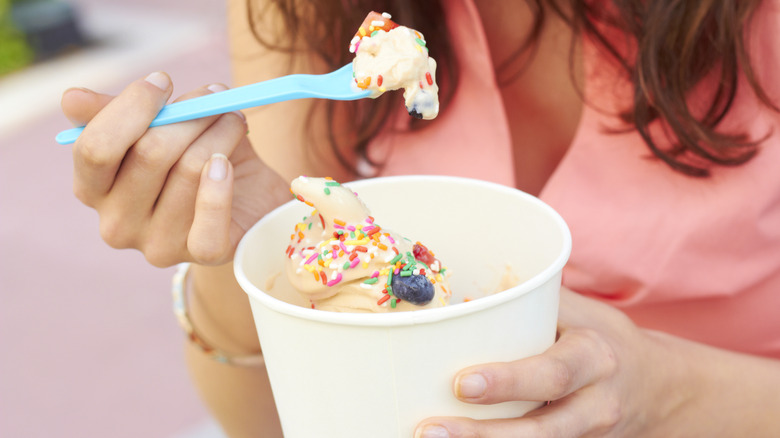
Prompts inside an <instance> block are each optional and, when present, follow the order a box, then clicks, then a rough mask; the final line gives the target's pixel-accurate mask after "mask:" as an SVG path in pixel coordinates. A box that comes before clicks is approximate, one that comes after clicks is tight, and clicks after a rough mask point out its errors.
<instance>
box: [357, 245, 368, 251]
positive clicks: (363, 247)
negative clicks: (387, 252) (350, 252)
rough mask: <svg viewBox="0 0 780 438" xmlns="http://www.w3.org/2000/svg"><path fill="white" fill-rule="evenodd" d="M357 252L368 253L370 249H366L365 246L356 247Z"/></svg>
mask: <svg viewBox="0 0 780 438" xmlns="http://www.w3.org/2000/svg"><path fill="white" fill-rule="evenodd" d="M355 251H359V252H368V248H366V247H365V246H363V245H358V246H356V247H355Z"/></svg>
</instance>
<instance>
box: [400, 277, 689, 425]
mask: <svg viewBox="0 0 780 438" xmlns="http://www.w3.org/2000/svg"><path fill="white" fill-rule="evenodd" d="M558 330H559V339H558V340H557V341H556V343H555V344H554V345H553V346H552V347H550V348H549V349H548V350H547V351H546V352H545V353H543V354H540V355H538V356H534V357H531V358H527V359H522V360H518V361H515V362H511V363H491V364H484V365H478V366H474V367H470V368H467V369H465V370H462V371H461V372H460V373H458V375H457V376H456V377H455V381H454V387H453V391H454V392H455V396H456V397H458V398H459V399H460V400H462V401H464V402H467V403H479V404H493V403H499V402H503V401H510V400H533V401H540V402H544V401H551V403H550V404H549V405H547V406H543V407H541V408H539V409H536V410H534V411H532V412H530V413H528V414H526V415H525V416H524V417H521V418H514V419H494V420H482V421H476V420H472V419H468V418H445V417H441V418H430V419H427V420H425V421H423V422H422V423H421V424H420V425H419V426H418V429H417V432H416V434H415V437H416V438H456V437H457V438H462V437H469V438H477V437H479V438H487V437H556V438H565V437H628V436H631V437H638V436H663V434H662V433H661V432H660V430H659V429H661V427H660V426H659V425H662V424H663V423H664V418H663V417H664V416H666V415H667V414H669V413H671V412H673V411H674V410H675V408H676V407H677V406H679V405H680V404H682V403H684V402H685V400H686V399H687V395H686V394H687V392H686V391H685V389H684V387H685V385H678V384H677V383H673V382H678V381H680V380H682V379H678V378H677V376H678V374H679V370H681V369H683V368H684V365H683V364H681V363H680V360H679V359H677V358H676V357H675V356H674V355H670V354H669V353H668V352H667V351H665V349H664V347H663V344H662V343H661V342H660V341H658V340H656V339H655V337H654V335H653V334H652V333H650V332H646V331H644V330H641V329H639V328H638V327H636V326H635V325H634V324H633V323H632V322H631V321H630V320H629V319H628V318H627V317H626V316H625V315H624V314H623V313H622V312H620V311H618V310H616V309H614V308H612V307H610V306H608V305H605V304H602V303H599V302H597V301H595V300H592V299H588V298H585V297H583V296H580V295H578V294H576V293H573V292H571V291H568V290H566V289H564V290H562V291H561V307H560V315H559V325H558ZM656 427H658V429H656V430H655V431H654V432H653V428H656ZM667 436H668V435H667Z"/></svg>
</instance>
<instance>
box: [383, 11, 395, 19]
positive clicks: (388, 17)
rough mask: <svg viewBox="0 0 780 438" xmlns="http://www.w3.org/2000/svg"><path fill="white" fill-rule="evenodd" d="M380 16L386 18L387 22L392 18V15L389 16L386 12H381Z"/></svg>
mask: <svg viewBox="0 0 780 438" xmlns="http://www.w3.org/2000/svg"><path fill="white" fill-rule="evenodd" d="M382 16H383V17H385V18H387V19H388V20H389V19H391V18H393V16H392V15H390V14H388V13H387V12H382Z"/></svg>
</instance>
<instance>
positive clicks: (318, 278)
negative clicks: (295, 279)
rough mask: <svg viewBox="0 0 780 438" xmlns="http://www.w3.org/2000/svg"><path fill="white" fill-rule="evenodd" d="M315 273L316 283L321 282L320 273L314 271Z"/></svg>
mask: <svg viewBox="0 0 780 438" xmlns="http://www.w3.org/2000/svg"><path fill="white" fill-rule="evenodd" d="M312 272H313V273H314V281H316V282H318V283H319V281H320V274H319V272H318V271H316V270H315V271H312Z"/></svg>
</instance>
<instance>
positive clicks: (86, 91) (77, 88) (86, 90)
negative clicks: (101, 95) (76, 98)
mask: <svg viewBox="0 0 780 438" xmlns="http://www.w3.org/2000/svg"><path fill="white" fill-rule="evenodd" d="M71 91H80V92H82V93H90V94H94V93H95V92H94V91H92V90H90V89H89V88H84V87H70V88H68V89H67V90H65V91H63V92H62V94H68V93H70V92H71Z"/></svg>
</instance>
